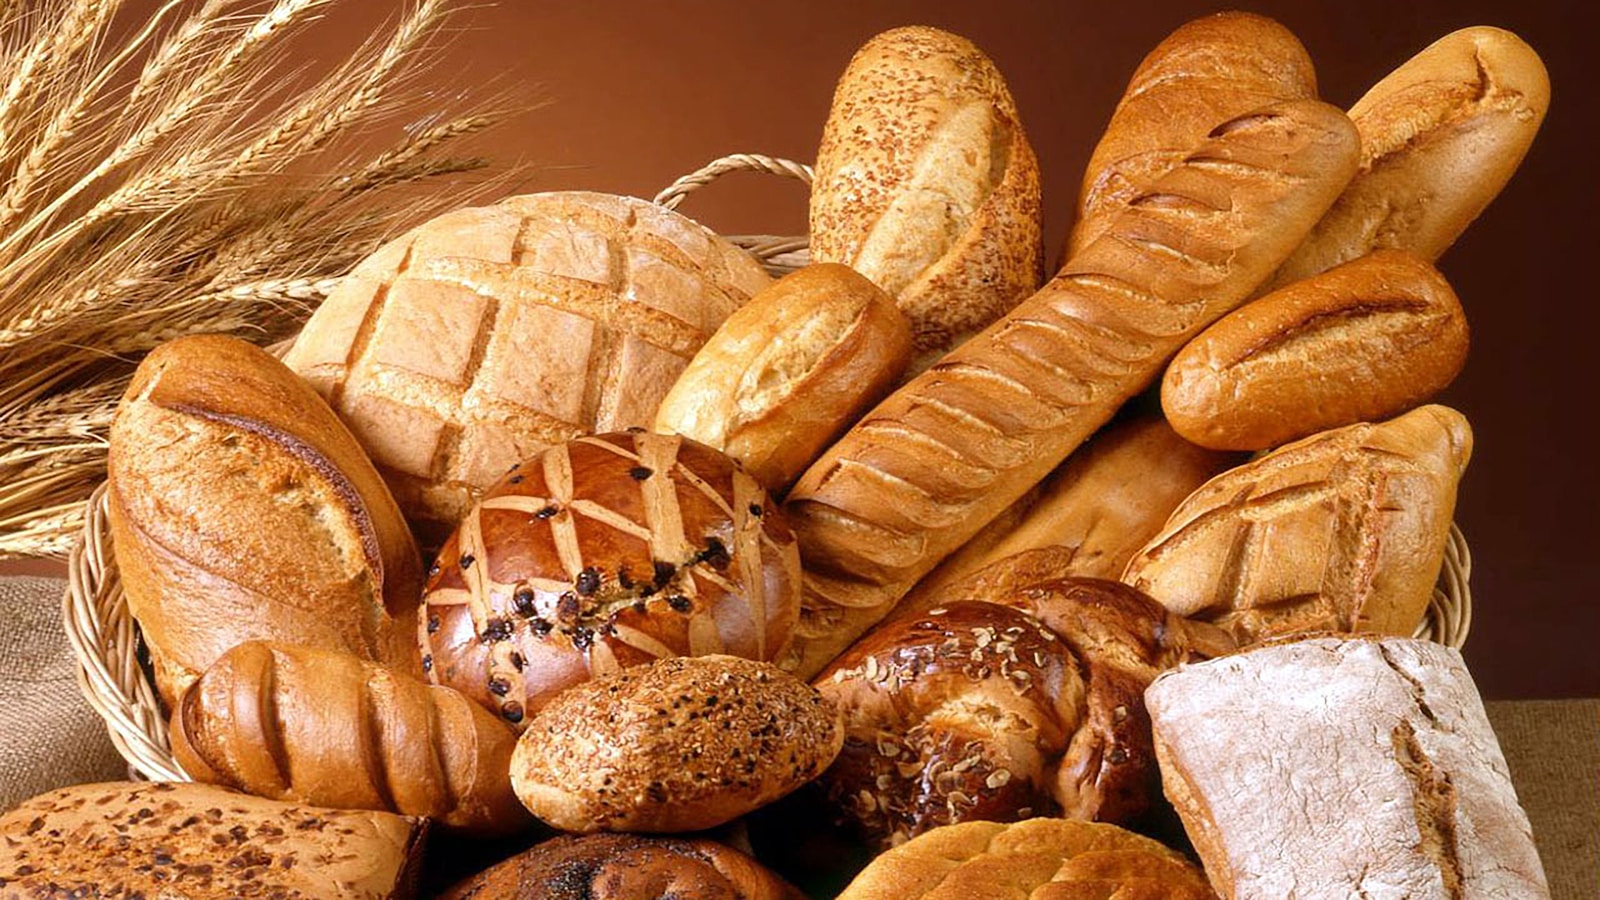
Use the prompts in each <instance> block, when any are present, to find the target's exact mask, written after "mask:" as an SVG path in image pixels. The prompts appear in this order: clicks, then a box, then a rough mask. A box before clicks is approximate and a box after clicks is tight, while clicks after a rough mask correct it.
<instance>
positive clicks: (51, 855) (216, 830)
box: [0, 781, 427, 900]
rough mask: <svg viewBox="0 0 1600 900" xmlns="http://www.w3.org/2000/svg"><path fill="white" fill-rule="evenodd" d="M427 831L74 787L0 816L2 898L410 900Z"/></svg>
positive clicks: (226, 797) (110, 787)
mask: <svg viewBox="0 0 1600 900" xmlns="http://www.w3.org/2000/svg"><path fill="white" fill-rule="evenodd" d="M426 825H427V823H426V822H425V821H423V820H421V819H412V818H407V817H405V816H397V815H393V814H391V813H383V812H367V811H354V810H331V809H318V808H316V807H312V806H302V805H300V804H295V803H279V802H278V801H275V800H263V799H261V798H259V797H251V796H248V795H246V794H239V793H235V792H234V791H229V790H224V789H223V788H219V787H212V786H211V785H205V784H167V783H149V782H128V781H117V782H108V783H106V784H80V785H77V786H76V787H69V788H63V789H61V790H58V791H51V792H50V793H48V794H41V795H40V796H38V797H34V798H33V799H31V800H26V801H23V803H22V804H21V805H19V806H18V807H17V808H15V809H13V810H11V811H10V812H8V813H6V814H5V815H4V816H0V896H4V897H7V898H13V897H16V898H21V897H108V898H110V897H116V898H130V900H131V898H135V897H152V898H161V900H214V898H219V897H306V898H311V897H315V898H318V900H391V898H392V900H405V898H409V897H411V896H413V894H414V892H413V886H414V884H415V882H416V874H417V868H418V866H419V865H420V862H421V858H422V844H423V836H424V833H425V831H426Z"/></svg>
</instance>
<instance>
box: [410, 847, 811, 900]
mask: <svg viewBox="0 0 1600 900" xmlns="http://www.w3.org/2000/svg"><path fill="white" fill-rule="evenodd" d="M510 897H517V898H537V900H580V898H581V900H664V898H675V897H681V898H685V900H689V898H694V900H805V897H804V895H803V894H801V893H800V892H799V891H797V890H795V889H794V887H793V886H791V885H789V884H788V883H786V882H785V881H784V880H783V879H781V878H779V877H778V876H776V875H774V874H772V873H771V872H769V871H767V870H766V869H765V868H763V867H762V866H761V864H760V863H758V862H756V861H755V860H753V859H751V858H750V857H748V856H745V855H744V854H743V853H740V852H738V851H737V850H734V849H732V848H729V847H725V846H723V845H721V844H718V843H716V842H714V841H707V840H691V839H684V838H664V837H642V836H640V835H637V834H587V835H582V836H579V835H564V836H562V837H558V838H555V839H553V840H549V841H545V842H544V843H542V844H538V845H536V846H535V847H533V848H532V849H530V850H527V851H524V852H522V853H519V854H517V855H516V856H513V857H511V858H510V859H508V860H506V861H505V862H502V863H500V864H499V865H496V866H494V867H493V868H490V869H488V870H485V871H484V872H481V873H479V874H478V875H475V876H473V877H472V878H469V879H467V880H466V881H463V882H461V883H460V884H457V885H455V886H453V887H451V888H450V889H449V890H447V891H445V892H444V893H443V894H440V895H439V900H501V898H510Z"/></svg>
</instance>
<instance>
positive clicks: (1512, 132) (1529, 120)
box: [1269, 26, 1550, 287]
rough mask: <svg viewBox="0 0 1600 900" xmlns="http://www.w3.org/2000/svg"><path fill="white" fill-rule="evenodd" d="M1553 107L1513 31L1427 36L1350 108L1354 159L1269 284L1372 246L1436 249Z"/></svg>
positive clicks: (1497, 184)
mask: <svg viewBox="0 0 1600 900" xmlns="http://www.w3.org/2000/svg"><path fill="white" fill-rule="evenodd" d="M1549 106H1550V77H1549V75H1548V74H1547V73H1546V72H1545V68H1544V63H1543V62H1542V61H1541V60H1540V59H1539V55H1538V54H1537V53H1535V52H1534V51H1533V48H1531V47H1529V46H1528V45H1527V44H1525V43H1523V41H1522V39H1521V38H1519V37H1517V36H1516V35H1515V34H1512V33H1511V32H1509V31H1506V30H1504V29H1500V28H1491V27H1487V26H1479V27H1475V28H1463V29H1461V30H1460V31H1455V32H1452V33H1450V34H1447V35H1445V36H1444V37H1442V38H1440V39H1439V40H1437V41H1435V42H1433V43H1432V44H1431V45H1429V46H1428V47H1427V48H1426V49H1424V50H1423V51H1422V52H1421V53H1418V54H1417V55H1416V56H1413V57H1412V58H1411V59H1409V60H1407V61H1406V62H1405V64H1404V65H1402V66H1400V68H1398V69H1395V70H1394V71H1393V72H1391V73H1389V74H1388V75H1387V76H1385V77H1384V79H1383V80H1382V81H1379V82H1378V83H1377V84H1375V85H1373V86H1372V89H1371V90H1369V91H1367V93H1366V96H1364V97H1362V98H1361V99H1360V100H1358V101H1356V105H1355V106H1352V107H1351V108H1350V118H1351V120H1352V121H1354V122H1355V123H1356V129H1357V130H1358V131H1360V132H1361V170H1360V172H1358V173H1357V174H1356V177H1355V179H1354V180H1353V181H1351V182H1350V186H1349V188H1347V189H1346V190H1345V192H1344V195H1343V196H1341V197H1340V198H1339V201H1338V202H1337V203H1335V204H1334V205H1333V208H1332V209H1331V210H1329V211H1328V214H1327V215H1326V216H1324V217H1323V219H1322V221H1321V222H1318V223H1317V227H1316V228H1314V229H1312V231H1311V235H1310V236H1309V237H1308V238H1306V242H1305V244H1304V245H1302V246H1301V247H1300V248H1299V249H1298V250H1296V251H1295V253H1294V255H1293V256H1291V257H1290V258H1289V260H1288V261H1287V262H1285V263H1284V264H1283V268H1281V269H1280V270H1279V271H1278V273H1277V275H1275V276H1274V277H1273V279H1272V281H1271V283H1270V285H1269V287H1279V286H1282V285H1285V284H1289V283H1290V282H1293V281H1297V280H1299V279H1301V278H1304V277H1306V276H1307V275H1313V274H1315V273H1317V272H1321V271H1324V270H1326V269H1330V268H1332V267H1333V266H1336V265H1338V264H1340V263H1342V262H1346V261H1348V260H1352V259H1355V258H1356V257H1358V256H1361V255H1363V254H1365V253H1368V252H1369V251H1372V250H1376V249H1379V248H1390V249H1396V250H1407V251H1410V252H1411V253H1413V254H1415V255H1416V256H1418V257H1421V258H1422V259H1424V260H1427V261H1428V262H1432V261H1434V260H1436V259H1438V258H1439V256H1440V254H1442V253H1444V251H1445V250H1446V249H1448V248H1449V247H1450V245H1451V244H1453V243H1455V240H1456V238H1457V237H1460V236H1461V232H1463V231H1465V230H1466V228H1467V226H1468V225H1470V224H1472V220H1473V219H1476V218H1477V217H1478V214H1479V213H1481V212H1483V210H1484V208H1485V207H1487V206H1488V205H1489V203H1490V201H1492V200H1494V198H1495V196H1496V195H1497V194H1499V193H1500V189H1501V188H1503V187H1505V185H1506V182H1507V181H1509V180H1511V175H1512V173H1514V172H1515V171H1516V170H1517V166H1518V165H1519V164H1520V163H1521V162H1522V157H1523V156H1524V155H1525V154H1527V152H1528V147H1529V146H1530V145H1531V144H1532V143H1533V137H1534V135H1535V134H1537V133H1538V131H1539V125H1540V123H1541V122H1543V121H1544V114H1545V111H1546V110H1547V109H1548V108H1549Z"/></svg>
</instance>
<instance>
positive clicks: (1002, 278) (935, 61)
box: [811, 27, 1043, 371]
mask: <svg viewBox="0 0 1600 900" xmlns="http://www.w3.org/2000/svg"><path fill="white" fill-rule="evenodd" d="M1040 215H1041V214H1040V208H1039V163H1038V161H1037V160H1036V159H1034V155H1033V148H1032V147H1031V146H1029V144H1028V137H1027V135H1026V134H1024V133H1023V130H1022V122H1021V120H1020V119H1019V118H1018V116H1017V105H1016V103H1015V101H1013V100H1012V99H1011V92H1010V91H1009V90H1008V89H1007V88H1006V84H1005V79H1004V78H1002V77H1001V75H1000V71H999V70H998V69H996V68H995V65H994V63H993V62H991V61H990V60H989V58H988V57H987V56H984V55H983V51H981V50H979V49H978V48H977V47H974V46H973V45H972V44H971V42H969V41H967V40H966V39H965V38H961V37H957V36H956V35H953V34H950V33H948V32H944V31H940V30H938V29H936V28H924V27H909V28H896V29H894V30H892V31H886V32H884V33H883V34H880V35H878V36H877V37H875V38H873V39H872V40H870V41H868V42H867V43H866V45H865V46H863V47H862V48H861V49H860V50H859V51H857V52H856V55H855V57H854V58H853V59H851V60H850V65H849V67H848V68H846V69H845V72H844V75H843V76H841V77H840V79H839V87H838V90H837V91H835V93H834V95H833V108H832V109H831V110H830V111H829V113H828V123H827V125H826V127H825V128H824V129H823V132H822V146H821V147H820V148H819V149H818V151H817V165H816V178H815V180H814V181H813V182H812V185H811V258H812V260H813V261H815V262H835V263H843V264H845V265H847V266H849V267H851V268H852V269H855V270H856V271H857V272H860V273H861V274H863V275H865V276H867V277H868V278H870V279H871V280H872V281H873V282H875V283H876V284H877V285H878V286H879V287H881V288H883V289H884V291H886V292H887V293H888V294H889V295H890V296H891V297H894V298H895V300H896V301H897V302H898V303H899V304H900V309H901V311H902V312H904V313H905V314H906V317H907V318H908V319H910V321H911V330H912V333H913V335H914V337H915V340H916V349H917V362H916V363H914V366H913V371H921V370H922V369H923V368H926V367H927V365H928V363H930V362H932V361H933V360H934V359H936V358H937V357H938V356H939V355H940V354H941V353H943V352H944V351H945V350H948V349H949V348H950V347H953V346H955V345H956V344H959V343H961V342H962V341H964V340H966V339H967V338H968V337H970V336H972V335H973V334H975V333H977V332H978V331H980V330H982V329H983V327H984V326H985V325H988V324H989V323H990V322H992V321H994V320H995V319H996V318H998V317H999V316H1000V315H1001V314H1003V313H1004V312H1005V311H1006V310H1008V309H1010V308H1011V307H1013V306H1015V305H1016V304H1017V302H1018V301H1019V300H1021V299H1022V298H1024V297H1026V296H1028V295H1029V294H1031V293H1033V291H1034V289H1035V288H1037V287H1038V286H1039V279H1040V277H1041V273H1042V271H1043V249H1042V247H1041V245H1040V243H1039V240H1040V227H1041V226H1040Z"/></svg>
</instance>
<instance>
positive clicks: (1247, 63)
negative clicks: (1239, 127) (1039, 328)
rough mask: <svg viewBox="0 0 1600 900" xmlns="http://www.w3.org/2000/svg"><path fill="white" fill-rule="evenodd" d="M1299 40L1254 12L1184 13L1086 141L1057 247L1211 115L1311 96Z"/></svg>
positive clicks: (1087, 240) (1173, 163)
mask: <svg viewBox="0 0 1600 900" xmlns="http://www.w3.org/2000/svg"><path fill="white" fill-rule="evenodd" d="M1316 96H1317V78H1316V72H1315V70H1314V69H1313V68H1312V66H1311V57H1310V56H1308V55H1307V54H1306V49H1305V47H1303V46H1301V45H1300V41H1299V40H1298V39H1296V38H1295V36H1294V35H1293V34H1291V33H1290V32H1289V30H1288V29H1287V28H1284V27H1283V26H1282V25H1279V24H1278V23H1277V22H1274V21H1273V20H1271V19H1268V18H1265V17H1263V16H1258V15H1254V14H1251V13H1244V12H1223V13H1217V14H1215V15H1210V16H1205V17H1202V18H1199V19H1195V20H1194V21H1192V22H1189V23H1187V24H1185V25H1183V26H1182V27H1180V28H1179V29H1178V30H1177V31H1174V32H1173V33H1172V34H1171V35H1168V36H1167V38H1166V40H1164V41H1162V42H1161V43H1160V44H1158V45H1157V46H1156V48H1155V49H1154V50H1152V51H1150V54H1149V55H1148V56H1146V57H1145V58H1144V61H1143V62H1141V63H1140V64H1139V68H1138V69H1136V70H1135V71H1134V73H1133V78H1132V79H1131V80H1130V81H1129V82H1128V87H1127V90H1126V91H1125V92H1124V93H1123V95H1122V99H1121V100H1120V101H1119V102H1118V103H1117V108H1116V111H1115V112H1113V113H1112V114H1111V122H1110V123H1109V124H1108V125H1106V130H1105V134H1104V135H1103V136H1102V137H1101V138H1100V143H1099V144H1097V145H1095V148H1094V153H1093V155H1091V156H1090V157H1089V165H1088V168H1087V169H1086V170H1085V171H1084V174H1083V184H1082V186H1081V187H1080V188H1079V193H1078V209H1077V214H1078V218H1077V222H1076V223H1075V224H1074V226H1073V228H1072V232H1071V234H1070V236H1069V238H1068V241H1067V245H1066V250H1065V252H1063V253H1062V255H1061V261H1062V262H1065V261H1067V260H1069V259H1071V258H1072V257H1073V256H1075V255H1076V254H1077V253H1078V251H1080V250H1082V249H1083V248H1085V247H1087V246H1089V245H1090V244H1091V243H1093V242H1094V240H1095V238H1097V237H1099V236H1100V235H1101V234H1102V233H1104V232H1105V230H1106V229H1107V228H1109V227H1111V220H1112V219H1113V218H1114V217H1115V216H1116V214H1117V213H1118V212H1120V211H1121V210H1122V208H1123V207H1125V206H1126V205H1127V204H1128V201H1129V200H1131V199H1133V198H1134V197H1137V196H1139V195H1140V194H1142V193H1144V192H1145V191H1147V190H1149V188H1150V185H1151V184H1152V183H1154V182H1155V181H1156V180H1157V179H1158V178H1160V177H1161V176H1163V175H1165V174H1166V173H1168V172H1170V171H1172V170H1173V169H1174V168H1176V167H1178V166H1179V165H1182V163H1183V161H1184V159H1185V158H1186V157H1187V156H1188V155H1189V154H1190V153H1192V152H1194V150H1195V148H1197V147H1199V146H1200V145H1201V144H1202V143H1204V142H1205V141H1206V138H1207V135H1208V134H1209V133H1210V131H1211V129H1212V128H1213V127H1215V126H1216V124H1217V123H1218V122H1225V121H1227V120H1229V119H1232V118H1234V117H1235V116H1241V115H1244V114H1245V113H1247V112H1249V111H1250V110H1252V109H1256V108H1257V107H1260V106H1265V105H1266V104H1268V103H1272V102H1275V101H1279V100H1314V99H1316Z"/></svg>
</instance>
